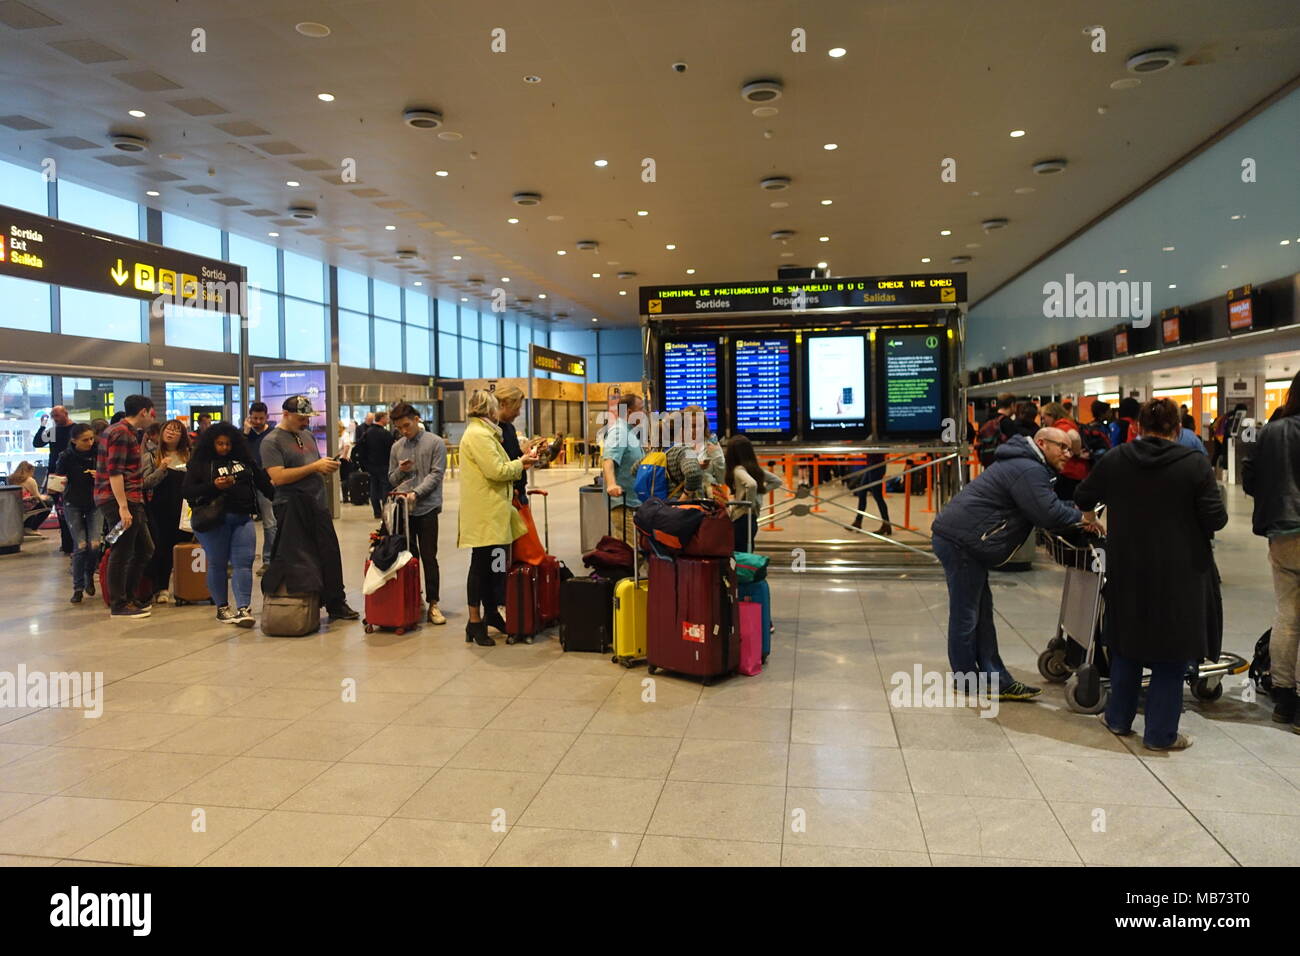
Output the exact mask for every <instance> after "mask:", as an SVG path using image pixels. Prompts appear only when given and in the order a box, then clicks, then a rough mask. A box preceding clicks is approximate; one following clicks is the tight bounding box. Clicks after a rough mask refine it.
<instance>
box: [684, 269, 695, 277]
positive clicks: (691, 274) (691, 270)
mask: <svg viewBox="0 0 1300 956" xmlns="http://www.w3.org/2000/svg"><path fill="white" fill-rule="evenodd" d="M686 274H687V275H688V276H693V275H695V270H694V269H687V270H686Z"/></svg>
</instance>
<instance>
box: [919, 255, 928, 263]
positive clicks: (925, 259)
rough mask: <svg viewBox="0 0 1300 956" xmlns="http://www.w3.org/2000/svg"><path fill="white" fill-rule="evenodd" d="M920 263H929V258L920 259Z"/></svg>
mask: <svg viewBox="0 0 1300 956" xmlns="http://www.w3.org/2000/svg"><path fill="white" fill-rule="evenodd" d="M921 261H922V262H929V261H930V257H929V256H925V257H924V258H922V259H921Z"/></svg>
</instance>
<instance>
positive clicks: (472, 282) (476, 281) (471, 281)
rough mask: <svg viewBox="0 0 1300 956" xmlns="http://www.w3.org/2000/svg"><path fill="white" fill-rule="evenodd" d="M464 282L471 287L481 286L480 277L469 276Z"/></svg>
mask: <svg viewBox="0 0 1300 956" xmlns="http://www.w3.org/2000/svg"><path fill="white" fill-rule="evenodd" d="M465 281H466V282H468V283H469V284H470V285H473V286H480V285H482V284H483V278H482V277H481V276H470V277H469V278H468V279H466V280H465Z"/></svg>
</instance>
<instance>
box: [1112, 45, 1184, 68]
mask: <svg viewBox="0 0 1300 956" xmlns="http://www.w3.org/2000/svg"><path fill="white" fill-rule="evenodd" d="M1177 62H1178V50H1176V49H1175V48H1174V47H1160V48H1159V49H1155V50H1143V51H1142V52H1141V53H1134V54H1133V55H1132V56H1131V57H1129V58H1128V61H1127V62H1126V63H1125V64H1124V68H1125V69H1126V70H1128V71H1129V72H1130V73H1139V74H1145V73H1159V72H1160V71H1161V70H1167V69H1169V68H1170V67H1171V66H1173V65H1174V64H1175V63H1177Z"/></svg>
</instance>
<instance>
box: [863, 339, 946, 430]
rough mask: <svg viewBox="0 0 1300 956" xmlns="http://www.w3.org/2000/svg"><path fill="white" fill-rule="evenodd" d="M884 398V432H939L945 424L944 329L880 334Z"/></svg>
mask: <svg viewBox="0 0 1300 956" xmlns="http://www.w3.org/2000/svg"><path fill="white" fill-rule="evenodd" d="M876 343H877V346H878V347H879V346H880V345H883V346H884V347H883V348H878V355H879V357H880V361H881V362H882V364H883V369H882V374H881V379H882V381H883V383H884V385H883V394H884V400H885V415H884V421H883V423H882V424H883V425H884V431H885V433H886V434H891V435H904V434H915V433H936V434H937V433H938V432H939V430H940V429H941V428H942V427H943V417H944V413H945V412H944V402H943V347H944V341H943V332H942V331H941V330H936V331H930V332H926V331H921V332H895V331H886V332H882V333H879V334H878V336H877V339H876Z"/></svg>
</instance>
